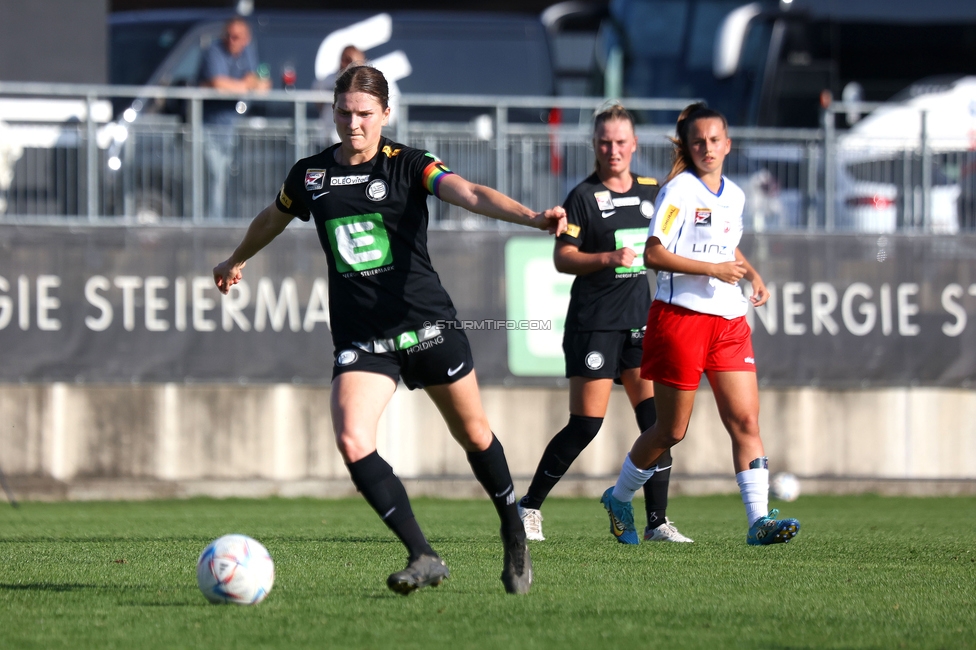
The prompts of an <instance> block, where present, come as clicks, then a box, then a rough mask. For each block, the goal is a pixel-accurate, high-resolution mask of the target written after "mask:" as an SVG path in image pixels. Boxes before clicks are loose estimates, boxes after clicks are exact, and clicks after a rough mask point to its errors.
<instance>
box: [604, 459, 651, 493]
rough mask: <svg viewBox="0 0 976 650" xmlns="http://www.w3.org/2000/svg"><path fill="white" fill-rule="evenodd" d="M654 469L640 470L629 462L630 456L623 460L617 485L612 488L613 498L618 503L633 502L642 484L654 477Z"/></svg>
mask: <svg viewBox="0 0 976 650" xmlns="http://www.w3.org/2000/svg"><path fill="white" fill-rule="evenodd" d="M655 470H656V468H654V467H652V468H651V469H640V468H638V467H637V465H634V463H633V462H631V460H630V454H627V458H625V459H624V464H623V467H621V468H620V476H618V477H617V484H616V485H614V486H613V498H614V499H616V500H618V501H624V502H627V503H630V502H631V501H633V500H634V495H635V494H637V490H639V489H641V488H642V487H644V484H645V483H647V481H648V480H649V479H650V478H651V477H652V476H654V472H655Z"/></svg>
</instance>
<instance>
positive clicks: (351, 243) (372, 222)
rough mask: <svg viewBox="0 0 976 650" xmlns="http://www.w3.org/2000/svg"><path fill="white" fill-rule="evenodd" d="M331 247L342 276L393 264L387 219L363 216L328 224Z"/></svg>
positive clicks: (334, 220) (374, 215) (376, 216)
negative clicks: (384, 222) (384, 221)
mask: <svg viewBox="0 0 976 650" xmlns="http://www.w3.org/2000/svg"><path fill="white" fill-rule="evenodd" d="M326 228H327V229H328V233H329V243H330V244H332V252H333V253H334V254H335V262H336V270H337V271H339V273H349V272H350V271H368V270H370V269H375V268H379V267H381V266H388V265H390V264H392V263H393V251H392V250H391V249H390V236H389V234H388V233H387V232H386V226H384V225H383V215H380V214H375V213H374V214H360V215H357V216H354V217H343V218H342V219H332V220H330V221H328V222H327V224H326Z"/></svg>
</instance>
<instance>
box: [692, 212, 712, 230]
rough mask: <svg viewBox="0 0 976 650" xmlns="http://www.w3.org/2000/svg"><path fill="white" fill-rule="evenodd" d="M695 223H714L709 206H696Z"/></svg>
mask: <svg viewBox="0 0 976 650" xmlns="http://www.w3.org/2000/svg"><path fill="white" fill-rule="evenodd" d="M695 225H696V226H710V225H712V211H711V210H710V209H708V208H695Z"/></svg>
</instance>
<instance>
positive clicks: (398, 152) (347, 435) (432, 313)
mask: <svg viewBox="0 0 976 650" xmlns="http://www.w3.org/2000/svg"><path fill="white" fill-rule="evenodd" d="M388 98H389V89H388V85H387V82H386V79H385V78H384V77H383V74H382V73H381V72H379V71H378V70H376V69H374V68H372V67H369V66H354V67H351V68H349V69H347V70H346V71H345V72H343V73H342V74H341V75H340V76H339V78H338V79H337V80H336V86H335V111H334V115H335V118H334V119H335V123H336V127H337V130H338V133H339V137H340V140H341V142H340V143H339V144H338V145H335V146H332V147H329V148H328V149H326V150H325V151H323V152H321V153H319V154H317V155H315V156H311V157H310V158H305V159H304V160H300V161H299V162H298V163H296V164H295V166H294V167H293V168H292V170H291V172H290V173H289V174H288V178H287V180H286V181H285V183H284V185H283V186H282V188H281V191H280V192H279V193H278V196H277V198H276V200H275V202H274V203H273V204H271V205H269V206H268V207H267V208H265V209H264V210H262V211H261V213H260V214H258V216H257V217H255V219H254V221H253V222H252V223H251V225H250V227H249V228H248V230H247V233H246V234H245V236H244V239H243V241H242V242H241V243H240V245H239V246H238V247H237V249H236V250H235V251H234V253H233V254H232V255H231V256H230V257H229V258H228V259H227V260H226V261H224V262H221V263H220V264H218V265H217V266H216V267H215V268H214V279H215V281H216V283H217V286H218V288H219V289H220V290H221V291H223V292H224V293H227V291H229V290H230V287H231V286H233V285H234V284H236V283H237V282H238V281H239V280H240V279H241V269H242V268H243V267H244V263H245V261H246V260H247V259H249V258H250V257H252V256H253V255H254V254H255V253H257V252H258V251H259V250H261V248H263V247H264V246H266V245H267V244H268V243H270V242H271V241H272V240H273V239H274V238H275V237H276V236H277V235H278V234H280V233H281V232H282V231H283V230H284V228H285V227H286V226H287V225H288V223H289V222H290V221H291V220H292V218H293V217H298V218H299V219H301V220H303V221H307V220H309V219H313V220H314V221H315V226H316V229H317V231H318V235H319V240H320V241H321V243H322V248H323V249H324V250H325V255H326V258H327V259H328V264H329V310H330V313H331V318H332V321H331V323H332V338H333V342H334V344H335V365H334V368H333V381H332V396H331V400H332V401H331V406H332V423H333V427H334V429H335V434H336V442H337V445H338V447H339V451H340V453H341V454H342V457H343V459H344V460H345V462H346V466H347V467H348V468H349V473H350V475H351V477H352V480H353V483H355V485H356V487H357V488H358V489H359V491H360V492H362V494H363V496H364V497H365V498H366V500H367V501H368V502H369V504H370V505H371V506H372V507H373V508H374V509H375V510H376V512H377V513H378V514H379V515H380V517H381V518H382V519H383V521H384V523H386V525H387V526H388V527H389V528H390V529H391V530H392V531H393V532H394V533H395V534H396V535H397V537H399V538H400V540H401V541H402V542H403V544H404V545H405V546H406V547H407V551H408V553H409V557H408V563H407V567H406V568H405V569H403V570H402V571H397V572H396V573H393V574H391V575H390V577H389V578H388V579H387V585H388V586H389V587H390V589H392V590H394V591H397V592H399V593H402V594H409V593H411V592H412V591H414V590H415V589H418V588H421V587H425V586H427V585H437V584H440V582H441V581H442V580H444V578H446V577H448V573H449V572H448V569H447V566H446V565H445V564H444V561H443V560H441V558H440V557H439V556H438V555H437V553H436V552H435V551H434V550H433V549H432V548H431V547H430V544H428V542H427V539H426V538H425V537H424V534H423V532H421V530H420V526H419V525H418V523H417V520H416V519H415V518H414V515H413V511H412V510H411V507H410V501H409V499H408V498H407V493H406V490H405V489H404V487H403V484H402V483H401V481H400V479H399V478H397V476H396V475H395V474H394V473H393V469H392V468H391V467H390V465H389V464H387V462H386V461H384V460H383V459H382V458H380V456H379V455H378V454H377V453H376V426H377V422H378V421H379V418H380V415H381V414H382V413H383V410H384V409H385V408H386V405H387V403H388V402H389V401H390V398H391V397H392V396H393V392H394V391H395V390H396V386H397V380H398V379H400V378H402V379H403V381H404V383H405V384H406V385H407V386H408V387H409V388H411V389H413V388H424V389H425V390H426V392H427V394H428V395H430V397H431V399H432V400H433V401H434V403H435V404H436V405H437V408H438V410H440V412H441V414H442V415H443V416H444V420H445V421H446V422H447V425H448V428H449V429H450V431H451V434H452V435H453V436H454V438H455V439H456V440H457V441H458V442H459V443H460V444H461V446H462V447H463V448H464V450H465V451H466V452H467V457H468V462H469V463H470V464H471V468H472V469H473V470H474V474H475V476H476V477H477V479H478V481H479V482H480V483H481V484H482V486H484V488H485V491H487V492H488V496H489V497H490V498H491V500H492V502H493V503H494V505H495V508H496V510H497V511H498V515H499V518H500V519H501V524H502V526H501V535H502V540H503V542H504V556H505V559H504V569H503V571H502V582H503V583H504V585H505V589H506V591H508V592H509V593H526V592H527V591H528V590H529V587H530V586H531V584H532V562H531V559H530V557H529V551H528V547H527V546H526V543H525V531H524V529H523V526H522V522H521V520H520V519H519V515H518V509H517V507H516V504H515V493H514V486H513V485H512V477H511V474H510V472H509V469H508V462H507V461H506V459H505V453H504V451H503V450H502V446H501V444H500V443H499V442H498V439H497V438H495V436H494V434H493V433H492V431H491V428H490V427H489V425H488V419H487V417H486V416H485V412H484V409H483V408H482V405H481V397H480V395H479V392H478V382H477V379H476V378H475V372H474V365H473V361H472V359H471V349H470V347H469V346H468V341H467V338H466V337H465V335H464V332H463V331H461V330H460V329H458V328H453V327H450V324H451V323H454V322H456V321H455V310H454V305H453V304H452V302H451V299H450V297H449V296H448V295H447V292H446V291H445V290H444V288H443V287H442V286H441V284H440V280H439V279H438V277H437V273H436V272H435V271H434V269H433V268H432V266H431V263H430V257H429V256H428V253H427V221H428V212H427V197H428V196H429V195H430V194H433V195H435V196H437V197H439V198H440V199H442V200H444V201H448V202H449V203H452V204H454V205H458V206H461V207H463V208H466V209H468V210H471V211H473V212H477V213H479V214H483V215H486V216H488V217H492V218H495V219H501V220H504V221H509V222H513V223H520V224H523V225H527V226H531V227H535V228H539V229H542V230H549V231H550V232H551V233H554V234H557V235H558V234H559V233H560V232H562V231H564V230H565V228H566V222H565V213H564V211H563V209H562V208H560V207H556V208H553V209H551V210H547V211H546V212H545V213H537V212H533V211H532V210H529V209H528V208H526V207H525V206H523V205H521V204H520V203H517V202H516V201H513V200H512V199H510V198H508V197H507V196H505V195H503V194H501V193H499V192H496V191H495V190H492V189H490V188H487V187H484V186H481V185H475V184H472V183H469V182H468V181H466V180H464V179H463V178H461V177H460V176H457V175H455V174H452V173H451V171H450V170H448V169H447V167H445V166H444V165H443V164H442V163H441V162H440V161H439V160H437V158H435V157H434V156H432V155H431V154H429V153H426V152H424V151H420V150H417V149H411V148H409V147H406V146H404V145H401V144H397V143H394V142H391V141H390V140H388V139H386V138H383V137H382V135H381V131H382V127H383V125H384V124H386V121H387V119H388V117H389V114H390V109H389V105H388ZM439 324H440V325H439Z"/></svg>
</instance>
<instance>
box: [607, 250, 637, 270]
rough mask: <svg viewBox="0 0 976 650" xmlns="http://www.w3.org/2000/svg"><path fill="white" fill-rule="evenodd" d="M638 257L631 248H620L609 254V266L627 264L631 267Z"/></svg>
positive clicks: (614, 266)
mask: <svg viewBox="0 0 976 650" xmlns="http://www.w3.org/2000/svg"><path fill="white" fill-rule="evenodd" d="M636 258H637V253H636V252H635V251H634V250H633V249H631V248H626V247H624V248H618V249H617V250H615V251H614V252H612V253H609V254H608V256H607V262H608V264H607V266H608V267H610V268H616V267H618V266H626V267H627V268H630V267H631V266H633V264H634V260H635V259H636Z"/></svg>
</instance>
